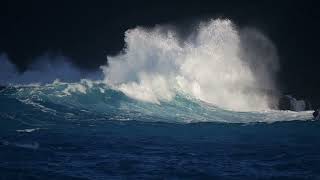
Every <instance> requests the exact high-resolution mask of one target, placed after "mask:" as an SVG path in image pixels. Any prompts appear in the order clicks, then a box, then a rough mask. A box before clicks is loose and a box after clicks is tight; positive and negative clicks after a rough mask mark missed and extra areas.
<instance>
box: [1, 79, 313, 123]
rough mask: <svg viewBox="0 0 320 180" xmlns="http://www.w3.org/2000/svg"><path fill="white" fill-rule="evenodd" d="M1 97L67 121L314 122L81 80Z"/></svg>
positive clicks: (13, 90) (11, 90)
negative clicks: (142, 95) (133, 94)
mask: <svg viewBox="0 0 320 180" xmlns="http://www.w3.org/2000/svg"><path fill="white" fill-rule="evenodd" d="M0 96H1V99H2V103H4V104H5V103H6V101H9V100H10V99H15V100H17V101H15V102H14V103H21V104H23V105H25V106H26V107H25V110H24V113H26V114H27V113H28V111H30V112H31V111H32V112H34V111H35V112H41V113H45V114H47V115H49V117H56V118H57V119H67V120H89V119H91V120H92V119H93V120H94V119H104V120H136V121H153V122H154V121H163V122H173V123H192V122H222V123H253V122H266V123H272V122H276V121H291V120H310V119H312V116H311V114H312V113H311V112H309V111H304V112H292V111H278V110H263V111H246V112H241V111H231V110H227V109H223V108H220V107H217V106H215V105H212V104H210V103H207V102H204V101H201V100H199V99H196V98H194V97H192V96H189V95H188V94H183V93H176V95H175V96H174V97H173V99H172V100H170V101H160V102H159V103H150V102H145V101H139V100H136V99H133V98H130V97H129V96H127V95H126V94H124V93H123V92H122V91H120V90H118V89H115V88H114V87H110V86H109V85H106V84H105V83H103V82H101V81H90V80H82V81H81V82H79V83H64V82H59V81H55V82H54V83H52V84H46V85H42V86H15V87H7V88H6V89H5V90H3V91H2V92H1V93H0ZM12 106H16V105H12ZM16 107H19V106H16ZM1 111H3V112H1V113H2V114H7V115H10V112H15V110H12V108H8V109H5V108H4V109H2V110H1ZM4 111H6V112H4ZM15 113H16V112H15ZM31 116H35V117H37V116H36V115H31ZM39 116H40V115H39ZM40 117H42V116H40Z"/></svg>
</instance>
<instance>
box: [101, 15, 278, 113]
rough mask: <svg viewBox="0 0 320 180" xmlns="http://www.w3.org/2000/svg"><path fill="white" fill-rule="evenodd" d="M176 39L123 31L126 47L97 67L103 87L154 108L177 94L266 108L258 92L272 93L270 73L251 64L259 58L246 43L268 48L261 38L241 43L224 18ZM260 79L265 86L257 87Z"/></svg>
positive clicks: (159, 31)
mask: <svg viewBox="0 0 320 180" xmlns="http://www.w3.org/2000/svg"><path fill="white" fill-rule="evenodd" d="M244 34H245V35H249V36H250V33H244ZM259 35H262V34H259ZM177 37H178V36H177V34H176V33H175V32H174V31H170V30H167V31H163V29H161V28H154V29H151V30H150V29H143V28H139V27H138V28H135V29H131V30H128V31H127V32H126V33H125V43H126V48H125V49H124V50H123V52H122V53H120V54H119V55H117V56H109V57H108V62H109V66H108V67H107V66H103V67H102V69H103V71H104V73H105V82H106V83H107V84H109V85H111V86H113V87H115V88H117V89H119V90H121V91H122V92H123V93H125V94H126V95H128V96H130V97H132V98H135V99H138V100H142V101H146V102H152V103H158V104H159V103H161V101H171V100H172V99H173V98H174V97H175V95H176V94H177V92H179V93H183V94H186V95H189V96H191V97H194V98H196V99H199V100H202V101H205V102H208V103H211V104H214V105H217V106H220V107H223V108H228V109H232V110H237V111H248V110H249V111H250V110H266V109H269V106H270V98H269V97H268V95H267V94H265V93H263V91H262V90H261V89H265V88H267V89H268V88H270V89H275V84H274V83H273V77H272V76H273V75H272V73H273V71H268V68H267V67H265V65H267V64H265V63H261V64H259V63H258V65H259V66H256V65H254V63H253V62H255V61H254V60H253V59H254V58H262V56H261V57H259V55H260V54H259V51H258V52H254V53H253V52H251V51H250V49H248V47H249V48H250V47H251V46H253V47H255V45H254V44H253V45H252V44H250V43H252V42H254V43H260V44H261V43H262V45H264V44H265V43H267V45H268V46H267V47H273V46H272V44H271V45H269V44H270V43H271V42H270V41H265V40H264V39H266V38H265V37H263V38H260V40H261V39H262V41H258V42H256V41H252V38H248V37H245V38H242V39H241V33H239V31H238V30H237V28H236V27H235V26H234V24H233V23H232V22H231V21H230V20H228V19H216V20H211V21H210V22H208V23H202V24H200V26H199V28H198V29H197V31H196V32H194V34H191V35H190V38H188V40H185V41H184V42H182V43H181V41H180V40H179V39H178V38H177ZM250 37H251V36H250ZM253 39H254V40H255V39H257V38H253ZM258 39H259V38H258ZM246 40H251V41H246ZM262 47H264V46H262ZM262 49H263V48H262ZM270 49H271V51H272V52H269V53H271V54H276V53H275V52H274V49H272V48H270ZM257 53H258V54H257ZM262 59H263V58H262ZM255 60H256V61H258V60H259V59H255ZM267 60H269V61H273V60H274V59H273V57H271V58H267ZM256 64H257V63H256ZM255 67H259V68H260V69H261V71H255V70H254V69H255ZM260 72H261V73H262V74H258V73H260ZM262 79H263V80H265V81H266V83H263V82H259V81H261V80H262ZM266 84H268V85H267V86H268V87H265V85H266Z"/></svg>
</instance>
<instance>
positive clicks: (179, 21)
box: [0, 0, 320, 98]
mask: <svg viewBox="0 0 320 180" xmlns="http://www.w3.org/2000/svg"><path fill="white" fill-rule="evenodd" d="M318 9H319V8H318V5H317V4H316V1H289V0H286V1H281V2H278V1H270V0H268V1H267V0H265V1H231V0H225V1H190V2H188V1H37V0H34V1H15V0H11V1H1V5H0V20H1V25H0V26H1V28H0V52H1V53H6V54H7V55H8V58H9V59H10V60H11V61H12V62H13V63H14V64H16V65H17V67H18V68H19V70H20V71H24V70H26V69H27V68H28V67H30V64H31V63H32V62H33V61H34V60H35V59H36V57H38V56H40V55H41V54H43V53H46V52H54V53H59V54H63V55H64V56H67V57H69V58H70V59H71V61H72V63H74V64H76V65H78V66H79V67H81V68H85V69H95V68H98V67H99V66H100V65H101V64H105V63H106V55H110V54H116V53H118V52H119V51H120V50H121V49H122V48H123V44H124V43H123V37H124V32H125V31H126V30H127V29H130V28H134V27H136V26H147V27H152V26H155V25H156V24H169V25H170V24H171V25H175V26H176V27H177V30H178V31H179V32H180V34H181V37H183V36H184V35H186V34H188V32H189V31H190V29H191V28H192V27H193V23H198V21H199V20H206V19H209V18H215V17H227V18H230V19H232V20H233V21H234V22H235V23H236V24H237V25H239V26H243V27H245V26H251V27H255V28H257V29H259V30H260V31H262V32H264V33H265V34H266V35H267V36H268V37H269V38H270V39H271V40H272V41H273V42H274V43H275V46H276V48H277V50H278V53H279V59H280V65H281V71H280V79H279V81H280V84H281V85H282V88H283V89H284V91H285V92H288V93H294V94H297V95H300V96H304V97H307V98H315V97H317V98H319V95H317V94H319V92H320V86H319V85H318V82H319V80H316V79H318V77H319V66H320V63H319V55H318V54H319V53H318V49H319V33H318V32H319V24H318V21H319V19H318V17H317V16H318V15H319V12H318Z"/></svg>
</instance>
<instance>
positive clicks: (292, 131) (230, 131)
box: [0, 85, 320, 180]
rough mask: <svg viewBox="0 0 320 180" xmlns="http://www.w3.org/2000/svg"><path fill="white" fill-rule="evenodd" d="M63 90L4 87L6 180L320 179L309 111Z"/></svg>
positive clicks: (0, 164)
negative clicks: (228, 107)
mask: <svg viewBox="0 0 320 180" xmlns="http://www.w3.org/2000/svg"><path fill="white" fill-rule="evenodd" d="M63 86H64V85H59V86H54V87H51V86H50V87H37V88H35V87H24V88H22V87H20V88H7V89H5V90H2V91H1V93H0V107H1V108H0V121H1V122H0V123H1V127H0V179H10V180H11V179H320V140H319V139H320V122H316V121H311V120H310V119H308V118H309V116H306V114H308V113H297V114H296V113H290V112H270V113H249V112H247V113H237V112H230V111H225V110H222V109H218V108H215V107H210V106H209V105H206V104H202V103H200V102H196V101H191V100H188V99H184V98H181V97H180V98H179V97H177V98H176V100H175V101H174V102H171V103H167V104H166V103H163V104H161V105H150V104H145V103H140V102H136V101H134V100H130V99H128V98H126V97H125V96H124V95H123V94H121V93H119V92H115V91H111V90H107V89H106V91H105V92H101V93H98V92H97V91H95V90H94V89H92V90H90V91H93V92H87V93H85V94H81V93H78V92H73V93H72V94H71V95H68V96H57V94H56V93H55V92H61V91H62V90H64V88H65V87H63ZM106 97H107V98H106ZM183 107H187V108H185V109H183ZM301 117H304V118H305V119H303V118H301ZM277 118H278V119H277ZM282 118H283V119H282ZM295 118H296V119H295ZM223 120H225V121H223ZM237 122H238V123H237ZM270 122H272V123H270Z"/></svg>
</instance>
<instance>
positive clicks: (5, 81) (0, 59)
mask: <svg viewBox="0 0 320 180" xmlns="http://www.w3.org/2000/svg"><path fill="white" fill-rule="evenodd" d="M0 64H1V66H0V77H1V78H0V85H26V84H47V83H52V82H54V81H55V80H60V81H63V82H78V81H80V79H84V78H87V79H91V80H97V79H102V77H103V76H102V73H101V72H100V71H95V72H91V71H86V70H81V69H79V68H78V67H76V66H75V65H73V64H72V63H71V60H70V59H69V58H68V57H66V56H62V55H52V54H49V53H44V54H43V55H41V56H38V57H37V58H36V59H35V60H34V62H33V63H32V64H30V65H29V66H28V68H27V70H26V71H24V72H19V71H18V69H17V68H16V66H15V65H14V64H12V63H11V62H10V60H9V58H8V56H7V55H6V54H5V53H2V54H1V53H0Z"/></svg>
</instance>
